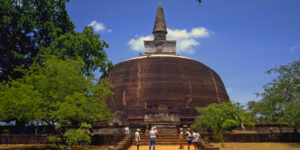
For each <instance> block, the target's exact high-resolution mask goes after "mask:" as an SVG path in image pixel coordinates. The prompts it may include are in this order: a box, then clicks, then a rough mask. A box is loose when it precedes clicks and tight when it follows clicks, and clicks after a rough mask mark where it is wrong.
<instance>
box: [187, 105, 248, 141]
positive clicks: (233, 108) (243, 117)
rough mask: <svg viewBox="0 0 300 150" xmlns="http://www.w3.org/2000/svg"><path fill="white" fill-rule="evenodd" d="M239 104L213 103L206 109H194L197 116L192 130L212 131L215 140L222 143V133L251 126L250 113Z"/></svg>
mask: <svg viewBox="0 0 300 150" xmlns="http://www.w3.org/2000/svg"><path fill="white" fill-rule="evenodd" d="M243 107H244V106H242V105H240V104H239V103H231V102H222V103H219V104H217V103H213V104H210V105H208V106H206V107H196V110H197V111H198V113H199V116H198V117H197V119H196V120H195V123H194V124H193V126H192V127H193V128H206V129H209V130H212V131H213V134H214V136H215V138H216V140H218V141H221V142H223V132H224V131H227V130H231V129H234V128H239V127H241V128H244V125H247V126H252V125H254V123H253V122H252V118H251V115H250V113H248V112H246V110H245V109H243Z"/></svg>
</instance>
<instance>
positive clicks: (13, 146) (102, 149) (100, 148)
mask: <svg viewBox="0 0 300 150" xmlns="http://www.w3.org/2000/svg"><path fill="white" fill-rule="evenodd" d="M24 147H26V148H41V147H45V144H0V150H1V149H3V150H5V149H19V148H24ZM108 148H113V146H89V147H88V149H89V150H107V149H108Z"/></svg>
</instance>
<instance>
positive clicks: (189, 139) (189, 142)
mask: <svg viewBox="0 0 300 150" xmlns="http://www.w3.org/2000/svg"><path fill="white" fill-rule="evenodd" d="M185 136H186V140H187V144H188V150H190V146H191V144H192V140H193V136H192V134H191V128H188V129H187V131H186V133H185Z"/></svg>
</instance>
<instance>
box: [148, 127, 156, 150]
mask: <svg viewBox="0 0 300 150" xmlns="http://www.w3.org/2000/svg"><path fill="white" fill-rule="evenodd" d="M149 135H150V143H149V150H151V145H153V150H155V143H156V136H158V132H157V130H156V127H153V128H151V130H150V132H149Z"/></svg>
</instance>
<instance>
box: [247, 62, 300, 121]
mask: <svg viewBox="0 0 300 150" xmlns="http://www.w3.org/2000/svg"><path fill="white" fill-rule="evenodd" d="M267 74H278V76H277V77H276V78H275V79H273V80H272V81H271V82H270V83H268V84H266V85H265V86H264V87H263V88H264V92H262V93H258V94H257V96H261V97H262V99H261V100H260V101H258V102H255V101H250V102H248V109H249V110H250V111H252V114H253V115H254V116H259V119H260V121H262V122H266V123H277V124H289V125H292V126H296V125H299V124H300V61H299V60H298V61H294V62H292V63H289V64H287V65H283V66H280V67H277V68H273V69H270V70H268V71H267Z"/></svg>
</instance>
